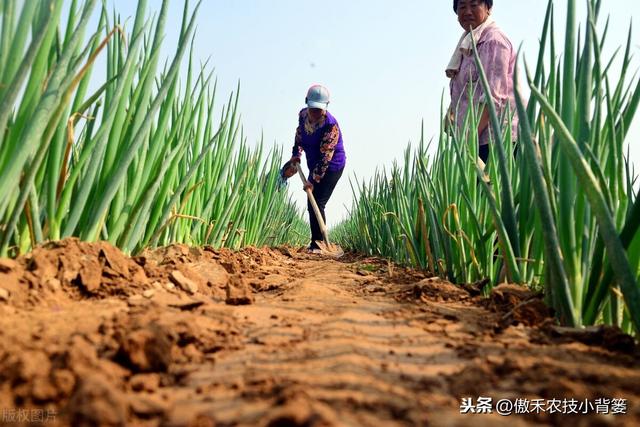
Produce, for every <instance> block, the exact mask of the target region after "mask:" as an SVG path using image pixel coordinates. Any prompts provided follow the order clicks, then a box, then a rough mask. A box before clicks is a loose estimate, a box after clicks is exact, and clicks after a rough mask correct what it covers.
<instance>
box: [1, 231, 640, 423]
mask: <svg viewBox="0 0 640 427" xmlns="http://www.w3.org/2000/svg"><path fill="white" fill-rule="evenodd" d="M0 288H1V289H0V299H3V300H4V301H2V302H0V368H1V369H0V410H2V411H3V412H2V413H0V417H2V421H3V422H4V423H7V424H10V423H14V422H15V423H16V424H25V425H26V424H28V422H25V421H30V422H31V423H32V425H38V424H40V425H42V423H41V422H40V421H41V420H40V418H38V419H36V418H34V417H36V416H38V417H40V416H42V417H44V418H46V420H45V421H46V423H45V425H67V424H71V423H72V424H75V425H100V424H102V425H149V426H155V425H176V426H182V425H202V426H207V425H216V426H232V425H234V426H235V425H241V426H256V425H258V426H259V425H265V426H267V425H268V426H360V425H364V426H387V425H388V426H396V425H397V426H408V425H436V426H437V425H443V426H445V425H447V426H448V425H500V424H504V425H507V424H509V425H511V426H514V425H538V424H541V425H563V426H567V425H629V426H631V425H639V423H640V386H639V384H640V362H639V361H638V350H637V348H636V347H634V345H633V342H632V341H631V342H630V341H629V340H628V337H625V336H622V335H620V334H617V333H616V332H615V331H612V330H608V329H602V330H598V331H594V332H592V333H582V334H579V335H576V334H574V333H573V332H570V331H563V330H559V329H557V328H553V327H552V326H551V322H550V320H549V319H548V318H547V317H546V315H547V314H546V313H545V309H544V307H543V305H542V304H541V302H540V300H539V299H538V298H536V297H535V296H532V295H531V294H529V293H528V292H525V291H523V290H522V289H520V288H518V287H511V286H502V287H499V288H497V290H495V291H494V293H493V294H492V296H491V298H490V299H483V298H481V297H480V296H478V295H475V294H476V291H475V290H474V289H473V288H470V289H469V290H464V289H462V288H459V287H455V286H453V285H450V284H448V283H444V282H441V281H439V280H435V279H428V278H426V277H425V276H424V275H423V274H422V273H420V272H415V271H411V270H405V269H401V268H394V267H393V266H391V265H387V264H386V263H385V262H383V261H379V260H375V259H363V258H350V259H344V260H340V261H336V260H329V259H319V258H316V257H311V256H308V255H305V254H301V253H297V252H295V251H289V250H281V251H270V250H266V249H264V250H258V249H249V250H245V251H242V252H240V253H231V252H227V251H211V250H190V249H188V248H185V247H181V246H175V247H171V248H167V249H163V250H159V251H156V252H154V253H148V254H144V255H143V256H141V257H137V258H135V259H128V258H126V257H124V256H122V255H121V254H119V253H118V252H117V251H116V250H114V249H113V248H110V247H108V246H107V245H104V244H94V245H87V244H79V243H78V242H76V241H74V240H68V241H65V242H62V243H61V244H56V245H50V246H49V247H48V248H43V249H38V250H36V251H34V252H33V253H32V254H31V255H29V256H27V257H25V258H21V259H19V260H17V262H12V261H9V260H2V261H0ZM2 289H4V290H5V291H7V292H4V293H3V292H2ZM481 396H482V397H490V398H492V403H493V404H495V403H496V402H497V401H499V400H501V399H508V400H510V401H512V402H515V400H516V399H527V400H528V403H529V404H530V406H529V410H530V411H531V412H536V411H535V410H534V409H533V408H534V406H532V405H533V402H535V399H541V400H543V401H544V404H545V408H548V406H547V404H548V403H549V401H551V400H553V399H559V400H560V401H562V402H563V403H562V404H561V406H560V407H559V410H560V412H567V411H570V410H571V408H573V409H575V410H581V408H583V407H582V406H579V405H585V403H584V402H585V399H587V400H588V402H590V403H593V404H595V403H596V399H601V398H606V399H614V398H615V399H626V401H625V402H624V403H625V405H626V412H627V415H612V414H609V415H604V414H596V408H595V407H594V408H593V410H589V407H588V406H586V408H587V411H588V412H591V413H590V414H589V415H571V416H570V415H564V414H562V413H555V414H550V413H547V412H545V413H542V412H541V413H538V414H535V413H530V414H528V415H520V414H519V415H515V414H514V415H511V416H509V417H503V416H500V415H498V414H496V413H493V414H490V415H488V414H465V415H463V414H460V405H461V398H463V397H472V398H473V399H474V403H477V402H476V401H477V399H478V397H481ZM564 399H576V401H577V402H576V403H575V404H574V403H572V402H571V401H565V400H564ZM616 402H617V401H616ZM599 403H600V404H601V405H600V406H601V407H602V408H600V409H603V407H604V404H605V403H607V402H603V401H600V402H599ZM612 403H614V402H608V403H607V406H608V408H609V411H610V412H611V410H612V408H613V405H612ZM617 403H618V404H619V403H621V402H617ZM562 405H564V407H563V406H562ZM567 405H568V406H567ZM520 406H521V409H522V408H524V407H525V403H524V400H522V401H520ZM27 409H28V411H29V412H28V413H25V410H27ZM617 409H618V410H619V409H620V407H619V405H618V406H617ZM514 411H515V409H514ZM494 412H495V406H494ZM20 416H22V419H20Z"/></svg>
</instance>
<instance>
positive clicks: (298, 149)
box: [291, 112, 304, 158]
mask: <svg viewBox="0 0 640 427" xmlns="http://www.w3.org/2000/svg"><path fill="white" fill-rule="evenodd" d="M302 118H303V117H302V112H300V114H299V115H298V128H297V129H296V138H295V140H294V143H293V150H292V154H291V156H292V157H298V158H300V157H302V152H303V151H304V150H303V149H302V126H303V125H302V122H303V120H302Z"/></svg>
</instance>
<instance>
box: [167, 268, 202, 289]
mask: <svg viewBox="0 0 640 427" xmlns="http://www.w3.org/2000/svg"><path fill="white" fill-rule="evenodd" d="M169 279H171V281H172V282H173V283H174V284H175V285H176V286H178V287H179V288H180V289H182V290H183V291H186V292H189V293H191V294H195V293H196V292H198V285H197V284H196V283H195V282H194V281H193V280H191V279H188V278H187V277H185V275H184V274H182V273H181V272H179V271H178V270H174V271H172V272H171V274H170V275H169Z"/></svg>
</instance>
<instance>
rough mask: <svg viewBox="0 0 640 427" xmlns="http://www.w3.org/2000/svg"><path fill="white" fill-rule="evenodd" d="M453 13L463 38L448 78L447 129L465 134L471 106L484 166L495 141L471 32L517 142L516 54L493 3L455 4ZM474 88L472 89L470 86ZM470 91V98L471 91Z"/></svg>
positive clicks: (462, 0) (500, 109)
mask: <svg viewBox="0 0 640 427" xmlns="http://www.w3.org/2000/svg"><path fill="white" fill-rule="evenodd" d="M453 10H454V12H455V13H456V14H457V16H458V23H459V24H460V26H461V27H462V28H463V29H464V31H465V32H464V34H463V35H462V37H461V38H460V41H459V42H458V45H457V46H456V49H455V51H454V52H453V56H452V57H451V61H450V62H449V65H448V66H447V70H446V74H447V77H449V78H450V79H451V83H450V90H451V105H450V106H449V113H448V117H447V119H448V123H447V125H448V126H451V125H455V127H456V128H457V129H458V130H460V131H461V130H463V127H464V121H465V118H466V116H467V111H468V110H469V106H470V104H471V105H473V108H474V111H476V112H478V113H479V114H480V116H479V117H480V120H479V122H478V127H477V129H476V132H477V135H478V145H479V146H478V156H479V157H480V158H481V159H482V161H483V162H484V163H486V162H487V159H488V157H489V141H490V139H491V138H494V135H493V131H492V129H491V126H489V110H488V108H485V107H486V103H487V98H486V95H485V93H484V90H483V87H482V83H481V81H480V80H479V72H478V69H477V68H476V63H475V59H474V56H473V41H472V40H471V34H472V32H471V30H473V36H474V37H475V41H476V45H477V48H478V55H479V57H480V62H481V63H482V68H483V69H484V72H485V74H486V76H487V80H488V81H489V87H490V88H491V94H490V96H491V98H492V99H493V102H494V104H495V106H496V111H497V113H498V117H502V116H503V115H504V114H507V113H508V114H509V115H510V116H512V117H511V118H505V123H511V139H512V141H515V140H516V139H517V132H518V116H517V114H514V112H515V98H514V91H513V72H514V68H515V63H516V52H515V50H514V49H513V46H512V45H511V42H510V41H509V39H508V38H507V36H506V35H505V34H504V33H503V32H502V30H501V29H500V28H499V27H498V25H496V23H495V22H494V21H493V18H491V12H492V10H493V0H454V1H453ZM469 85H471V87H470V86H469ZM470 89H471V94H472V95H471V97H470V95H469V90H470Z"/></svg>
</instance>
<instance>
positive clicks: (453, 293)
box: [413, 278, 469, 301]
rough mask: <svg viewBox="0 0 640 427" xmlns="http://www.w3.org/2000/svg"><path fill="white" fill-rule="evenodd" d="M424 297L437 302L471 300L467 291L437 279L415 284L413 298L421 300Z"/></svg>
mask: <svg viewBox="0 0 640 427" xmlns="http://www.w3.org/2000/svg"><path fill="white" fill-rule="evenodd" d="M423 295H424V296H425V297H427V298H428V299H432V300H433V299H435V300H437V301H450V300H454V301H457V300H464V299H466V298H469V293H468V292H467V291H466V290H464V289H462V288H461V287H459V286H456V285H454V284H452V283H449V282H444V281H442V280H440V279H436V278H429V279H424V280H421V281H420V282H418V283H416V284H415V286H414V287H413V296H414V297H415V298H416V299H419V298H420V297H422V296H423Z"/></svg>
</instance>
